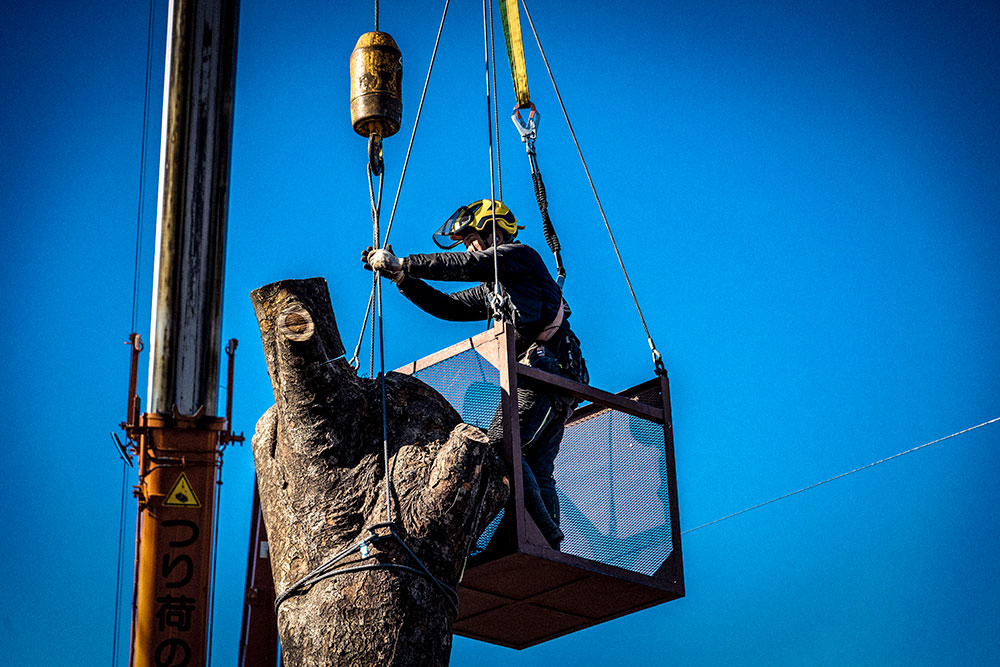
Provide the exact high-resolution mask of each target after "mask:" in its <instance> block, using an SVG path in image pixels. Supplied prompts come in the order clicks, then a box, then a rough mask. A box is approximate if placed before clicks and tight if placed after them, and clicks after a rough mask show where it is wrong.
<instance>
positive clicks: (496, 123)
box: [490, 0, 503, 234]
mask: <svg viewBox="0 0 1000 667" xmlns="http://www.w3.org/2000/svg"><path fill="white" fill-rule="evenodd" d="M490 59H491V60H492V61H493V69H492V73H493V129H494V131H495V133H496V138H497V162H496V164H497V196H498V197H499V199H500V201H503V175H502V174H501V172H500V105H499V104H497V99H498V98H497V58H496V38H495V36H494V33H493V0H490ZM495 233H496V230H494V234H495Z"/></svg>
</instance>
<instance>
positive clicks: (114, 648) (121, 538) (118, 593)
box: [111, 457, 128, 665]
mask: <svg viewBox="0 0 1000 667" xmlns="http://www.w3.org/2000/svg"><path fill="white" fill-rule="evenodd" d="M127 488H128V462H127V461H126V460H125V457H122V500H121V517H120V519H119V521H118V564H117V566H116V567H115V572H116V573H117V575H118V576H117V577H115V626H114V627H115V630H114V637H113V639H112V645H111V664H112V665H117V664H118V624H119V623H120V622H121V621H120V619H121V611H120V607H121V604H120V603H121V597H122V559H123V555H122V552H123V548H122V545H123V544H124V543H125V498H126V495H125V492H126V489H127Z"/></svg>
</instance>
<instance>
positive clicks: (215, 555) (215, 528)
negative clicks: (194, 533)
mask: <svg viewBox="0 0 1000 667" xmlns="http://www.w3.org/2000/svg"><path fill="white" fill-rule="evenodd" d="M227 428H229V427H228V426H227ZM218 470H219V474H218V476H217V477H216V480H215V484H216V486H217V487H218V490H217V491H216V492H215V523H214V524H213V525H212V584H211V586H209V589H208V649H207V655H206V661H205V664H207V665H211V664H212V638H213V633H214V632H215V573H216V569H217V567H218V564H219V515H220V508H221V507H222V448H221V447H220V448H219V465H218Z"/></svg>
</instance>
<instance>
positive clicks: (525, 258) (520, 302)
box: [399, 243, 588, 382]
mask: <svg viewBox="0 0 1000 667" xmlns="http://www.w3.org/2000/svg"><path fill="white" fill-rule="evenodd" d="M494 250H495V251H496V275H498V276H499V278H500V286H501V288H502V291H503V292H504V293H505V294H506V295H507V296H508V297H509V299H510V303H511V304H512V305H513V309H514V313H513V319H514V330H515V332H516V337H517V341H516V349H517V355H518V358H519V360H521V361H522V362H525V363H528V364H529V365H531V361H532V358H534V357H536V356H538V355H539V354H541V355H545V354H549V355H555V356H556V357H557V358H558V360H559V363H560V370H561V371H563V372H562V374H564V375H566V376H567V377H571V378H573V379H575V380H577V381H580V382H587V380H588V378H587V371H586V366H585V365H584V363H583V358H582V356H581V354H580V344H579V341H578V340H577V339H576V336H574V335H573V332H572V331H571V330H570V327H569V321H568V316H569V307H568V306H567V307H565V308H564V312H563V322H562V325H561V326H560V328H559V331H557V332H556V333H555V334H554V335H553V336H552V338H551V339H550V340H549V341H548V342H547V343H544V344H541V343H539V344H537V345H533V343H535V339H536V338H538V335H539V334H540V333H541V332H542V330H543V329H545V328H546V327H547V326H549V325H550V324H552V322H553V321H554V320H555V319H556V314H557V312H558V310H559V304H560V302H561V301H562V292H561V290H560V289H559V286H558V285H556V283H555V281H554V280H553V279H552V276H551V275H549V272H548V269H547V268H546V267H545V262H544V261H543V260H542V258H541V257H540V256H539V254H538V253H537V252H535V250H534V249H533V248H531V247H530V246H527V245H524V244H521V243H505V244H503V245H501V246H499V247H497V248H496V249H494V248H489V249H488V250H485V251H482V252H478V251H471V252H440V253H432V254H426V255H408V256H407V257H406V258H405V260H404V263H403V272H404V274H405V277H404V278H403V279H402V280H401V281H400V282H399V291H400V292H402V293H403V295H404V296H406V298H408V299H409V300H410V301H412V302H413V303H414V304H416V305H417V306H418V307H419V308H421V309H422V310H424V311H426V312H428V313H430V314H431V315H433V316H435V317H438V318H441V319H443V320H452V321H475V320H485V319H487V318H489V317H492V316H494V313H493V312H492V307H491V298H492V296H493V292H494V289H493V279H494V275H495V274H494V256H493V253H494ZM421 278H425V279H427V280H448V281H460V282H479V284H478V285H476V286H475V287H470V288H468V289H465V290H461V291H458V292H454V293H451V294H448V293H445V292H441V291H440V290H437V289H435V288H433V287H431V286H430V285H428V284H427V283H425V282H424V281H423V280H421Z"/></svg>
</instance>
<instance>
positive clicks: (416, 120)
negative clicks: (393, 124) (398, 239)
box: [385, 0, 451, 243]
mask: <svg viewBox="0 0 1000 667" xmlns="http://www.w3.org/2000/svg"><path fill="white" fill-rule="evenodd" d="M450 2H451V0H445V2H444V11H443V12H442V13H441V24H440V25H439V26H438V31H437V37H436V38H435V39H434V50H433V51H431V62H430V64H429V65H428V66H427V77H426V78H425V79H424V89H423V92H421V93H420V103H419V104H418V105H417V117H416V118H414V119H413V131H412V132H410V143H409V145H408V146H407V147H406V158H405V159H404V160H403V171H402V172H401V173H400V174H399V185H398V186H397V187H396V197H395V198H394V199H393V200H392V211H390V212H389V224H388V225H387V226H386V228H385V242H386V243H388V242H389V234H390V232H392V221H393V220H394V219H395V218H396V205H397V204H399V193H400V191H401V190H402V189H403V178H404V177H405V176H406V167H407V165H409V163H410V152H411V151H412V150H413V139H414V138H415V137H416V136H417V124H418V123H420V113H421V112H422V111H423V108H424V97H426V96H427V84H429V83H430V81H431V71H432V70H433V69H434V59H435V58H436V57H437V50H438V44H439V43H440V42H441V32H442V31H443V30H444V19H445V17H446V16H448V4H449V3H450Z"/></svg>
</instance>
